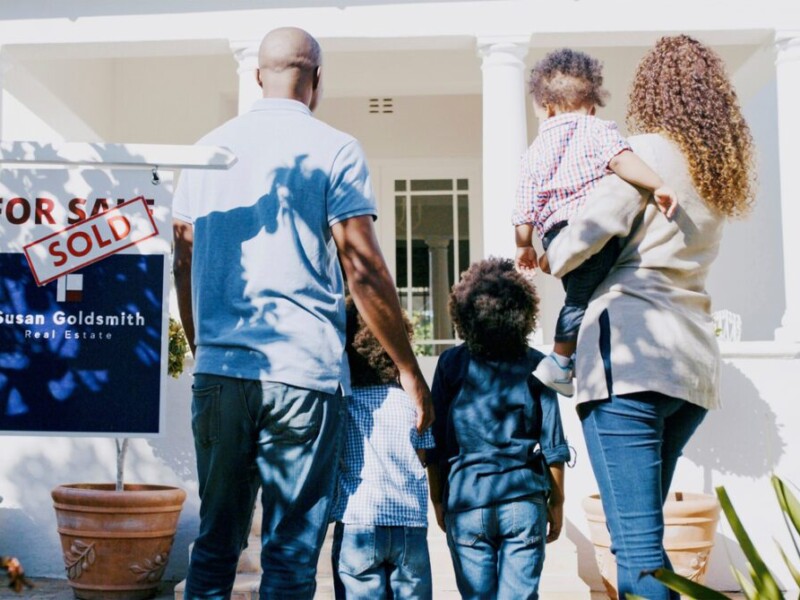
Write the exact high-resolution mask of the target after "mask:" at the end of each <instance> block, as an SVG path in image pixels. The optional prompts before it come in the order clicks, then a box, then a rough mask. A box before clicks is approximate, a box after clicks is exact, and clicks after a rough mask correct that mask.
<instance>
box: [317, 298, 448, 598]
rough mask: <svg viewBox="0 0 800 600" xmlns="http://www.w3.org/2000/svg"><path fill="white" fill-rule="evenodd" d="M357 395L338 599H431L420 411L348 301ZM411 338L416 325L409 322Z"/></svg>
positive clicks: (346, 465) (338, 530)
mask: <svg viewBox="0 0 800 600" xmlns="http://www.w3.org/2000/svg"><path fill="white" fill-rule="evenodd" d="M346 311H347V342H346V346H345V348H346V351H347V357H348V360H349V362H350V372H351V378H352V385H353V396H352V398H350V399H349V402H348V403H347V413H348V414H347V425H346V427H347V430H346V437H345V447H344V452H343V455H342V465H341V473H340V475H339V485H338V493H337V497H336V500H335V502H334V508H333V513H332V515H333V516H332V519H333V520H335V521H336V525H335V528H334V541H333V571H334V574H335V576H334V578H335V579H336V575H337V574H338V581H336V583H335V589H336V598H338V599H342V598H345V597H346V598H347V599H348V600H350V599H353V598H356V599H358V598H363V599H364V600H372V599H374V598H397V599H403V598H408V599H414V600H417V599H420V600H426V599H428V600H429V599H430V598H431V596H432V587H431V566H430V558H429V556H428V542H427V532H428V517H427V507H428V500H427V493H428V484H427V479H426V477H425V467H424V453H425V449H426V448H432V447H433V435H432V433H431V431H430V429H429V430H428V431H426V432H425V433H424V434H423V435H421V436H420V435H418V434H417V429H416V422H417V415H416V410H415V409H414V405H413V404H412V402H411V399H410V398H409V397H408V395H407V394H406V393H405V392H404V391H403V389H402V388H401V387H400V385H399V383H398V376H399V374H398V371H397V367H396V366H395V365H394V363H393V362H392V360H391V359H390V358H389V355H388V354H387V353H386V351H385V350H384V349H383V348H382V347H381V345H380V343H379V342H378V340H377V339H375V337H374V336H373V335H372V333H371V332H370V330H369V329H368V328H367V326H366V324H365V323H364V321H363V319H362V318H361V316H360V315H359V314H358V310H357V309H356V306H355V304H354V302H353V300H352V299H351V298H348V299H347V304H346ZM404 321H405V326H406V330H407V331H408V333H409V336H410V335H411V323H409V321H408V319H405V318H404Z"/></svg>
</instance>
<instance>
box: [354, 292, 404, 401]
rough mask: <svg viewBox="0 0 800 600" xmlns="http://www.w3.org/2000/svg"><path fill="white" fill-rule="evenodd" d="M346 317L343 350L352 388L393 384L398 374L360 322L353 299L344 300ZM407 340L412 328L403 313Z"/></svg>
mask: <svg viewBox="0 0 800 600" xmlns="http://www.w3.org/2000/svg"><path fill="white" fill-rule="evenodd" d="M345 313H346V315H347V340H346V345H345V350H346V352H347V360H348V362H349V363H350V379H351V382H352V384H353V385H354V386H356V387H366V386H370V385H382V384H386V383H397V381H398V379H399V377H400V373H399V371H398V370H397V366H396V365H395V364H394V362H393V361H392V359H391V358H389V355H388V354H387V353H386V350H384V349H383V346H381V344H380V342H379V341H378V340H377V339H376V338H375V336H374V335H372V332H371V331H370V330H369V327H367V324H366V323H365V322H364V319H363V318H362V317H361V314H360V313H359V312H358V309H357V308H356V303H355V302H353V298H352V297H350V296H348V297H347V298H346V299H345ZM403 325H405V328H406V332H407V333H408V338H409V339H411V337H412V334H413V327H412V326H411V321H409V320H408V317H407V316H406V314H405V312H404V313H403Z"/></svg>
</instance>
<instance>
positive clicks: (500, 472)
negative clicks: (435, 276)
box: [428, 258, 569, 600]
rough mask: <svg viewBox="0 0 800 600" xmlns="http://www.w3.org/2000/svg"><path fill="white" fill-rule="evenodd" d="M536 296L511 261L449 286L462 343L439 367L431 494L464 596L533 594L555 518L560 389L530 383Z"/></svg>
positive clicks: (479, 267) (562, 450)
mask: <svg viewBox="0 0 800 600" xmlns="http://www.w3.org/2000/svg"><path fill="white" fill-rule="evenodd" d="M537 310H538V298H537V297H536V292H535V290H534V289H533V286H532V285H530V284H529V283H528V282H527V280H526V278H525V276H524V275H523V274H522V273H520V272H518V271H517V270H515V268H514V263H513V262H512V261H511V260H510V259H499V258H490V259H488V260H484V261H481V262H479V263H475V264H473V265H472V266H471V267H470V268H469V269H468V270H467V271H466V272H465V273H464V274H463V276H462V279H461V281H460V282H459V283H458V284H456V285H455V286H454V287H453V291H452V294H451V296H450V314H451V316H452V318H453V322H454V324H455V327H456V331H457V332H458V334H459V336H460V337H461V338H462V339H463V340H465V343H464V344H463V345H461V346H456V347H455V348H451V349H450V350H447V351H445V352H444V353H443V354H442V355H441V356H440V357H439V362H438V364H437V366H436V373H435V375H434V379H433V387H432V390H431V391H432V394H433V402H434V409H435V412H436V420H435V421H434V423H433V430H434V431H433V435H434V438H435V440H436V450H435V453H434V454H433V455H432V456H430V458H431V461H430V465H429V467H428V477H429V480H430V488H431V500H432V502H433V505H434V510H435V512H436V518H437V521H438V522H439V526H440V527H442V529H444V530H445V533H446V534H447V543H448V546H449V547H450V555H451V557H452V560H453V566H454V567H455V573H456V582H457V584H458V591H459V592H460V593H461V596H462V598H514V599H515V600H516V599H526V598H530V599H536V598H538V591H537V589H538V587H539V576H540V575H541V572H542V566H543V563H544V547H545V540H546V541H548V542H550V541H553V540H555V539H556V538H558V536H559V534H560V532H561V526H562V521H563V503H564V470H563V467H564V462H566V461H567V460H568V459H569V448H568V446H567V443H566V441H565V440H564V434H563V432H562V426H561V416H560V414H559V410H558V399H557V396H556V395H555V394H554V393H553V392H552V391H551V390H549V389H548V388H546V387H544V386H543V385H542V384H541V383H540V382H538V381H537V380H536V379H534V378H533V376H532V375H531V370H532V369H533V368H534V367H535V366H536V364H537V363H538V362H539V361H540V360H542V358H543V357H544V355H543V354H542V353H541V352H538V351H537V350H534V349H532V348H529V347H528V341H527V338H528V335H529V334H530V333H531V332H532V331H533V329H534V327H535V325H536V312H537Z"/></svg>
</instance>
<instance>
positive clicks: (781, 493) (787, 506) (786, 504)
mask: <svg viewBox="0 0 800 600" xmlns="http://www.w3.org/2000/svg"><path fill="white" fill-rule="evenodd" d="M772 487H774V488H775V494H776V495H777V496H778V504H780V506H781V510H782V511H783V518H784V520H786V518H787V517H788V518H789V520H791V522H792V525H794V529H795V531H796V532H797V533H798V534H799V535H800V502H798V501H797V498H796V497H795V495H794V494H792V491H791V490H790V489H789V488H787V487H786V485H785V484H784V483H783V481H782V480H781V479H780V478H779V477H777V476H776V475H773V476H772ZM786 528H787V529H789V537H790V538H791V540H792V544H793V545H794V549H795V552H797V555H798V556H800V548H799V547H798V546H797V540H796V539H795V537H794V535H792V530H791V528H790V527H789V523H786Z"/></svg>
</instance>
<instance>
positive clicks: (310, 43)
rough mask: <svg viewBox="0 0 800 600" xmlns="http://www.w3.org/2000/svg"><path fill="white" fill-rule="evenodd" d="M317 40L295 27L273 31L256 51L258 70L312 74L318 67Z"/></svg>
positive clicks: (320, 55)
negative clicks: (294, 71) (293, 71)
mask: <svg viewBox="0 0 800 600" xmlns="http://www.w3.org/2000/svg"><path fill="white" fill-rule="evenodd" d="M321 58H322V53H321V52H320V49H319V44H318V43H317V40H315V39H314V38H313V36H311V35H310V34H309V33H308V32H306V31H303V30H302V29H299V28H297V27H281V28H280V29H273V30H272V31H270V32H269V33H268V34H267V35H265V36H264V39H263V40H261V46H260V47H259V49H258V68H259V69H261V70H266V71H273V72H275V73H282V72H284V71H287V70H297V71H307V72H312V71H314V70H315V69H316V68H317V67H319V66H320V61H321Z"/></svg>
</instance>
